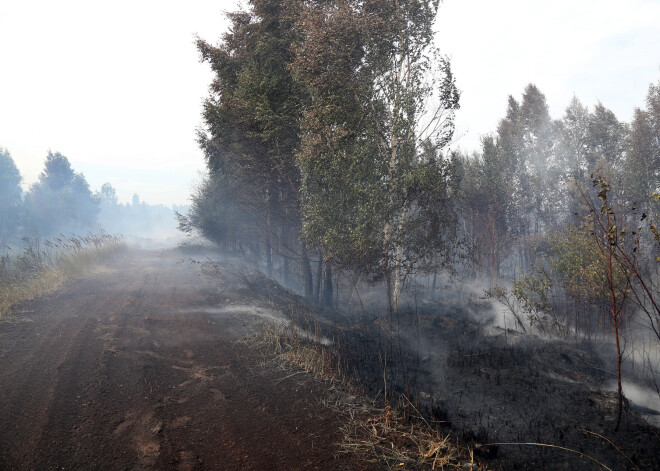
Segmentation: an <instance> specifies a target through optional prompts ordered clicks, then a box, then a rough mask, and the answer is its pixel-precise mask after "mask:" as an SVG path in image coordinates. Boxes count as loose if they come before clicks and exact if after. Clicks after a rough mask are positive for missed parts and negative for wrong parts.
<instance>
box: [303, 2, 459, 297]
mask: <svg viewBox="0 0 660 471" xmlns="http://www.w3.org/2000/svg"><path fill="white" fill-rule="evenodd" d="M437 7H438V3H437V2H428V1H421V0H420V1H413V2H406V3H402V4H393V3H391V2H384V1H377V0H374V1H370V2H350V1H349V2H330V3H325V4H311V5H309V6H308V7H307V8H306V9H305V10H304V12H303V15H302V22H301V25H302V26H301V33H302V35H303V41H302V43H301V45H300V46H299V49H298V54H297V57H296V59H295V61H294V63H293V70H294V72H295V76H296V77H297V78H298V80H300V81H301V82H304V83H305V84H306V85H307V91H308V93H309V101H308V102H307V103H306V106H305V108H304V114H303V117H304V119H303V121H302V124H301V127H302V128H301V131H302V140H301V145H300V148H299V150H298V165H299V167H300V169H301V173H302V177H303V179H302V194H303V196H304V226H303V234H304V236H305V238H306V240H307V241H308V242H309V243H312V244H315V245H319V246H321V247H322V248H323V251H324V254H326V257H327V258H332V260H334V261H336V263H338V264H339V265H340V266H344V267H348V268H352V269H354V270H358V271H361V272H364V273H367V274H368V275H369V276H370V277H372V278H376V279H378V278H385V279H386V280H387V281H388V282H392V284H393V291H392V293H393V299H391V301H392V302H393V305H394V307H396V298H397V297H398V293H399V292H400V289H401V288H402V283H403V282H404V279H405V277H406V276H407V275H408V274H410V273H412V272H413V271H414V270H415V269H416V268H420V267H423V266H424V265H425V264H430V262H431V261H432V260H437V259H438V254H439V253H441V252H443V250H444V249H445V248H446V247H447V245H448V239H450V238H451V236H450V234H451V232H452V227H453V222H454V217H453V212H452V209H453V208H452V206H451V204H449V197H450V195H451V193H452V191H454V190H453V187H452V185H454V183H455V182H454V176H455V173H454V171H453V170H454V169H453V167H452V165H451V163H450V162H448V161H446V160H445V159H444V158H443V156H442V154H441V150H442V149H443V147H444V146H445V145H446V144H447V143H448V142H449V140H450V139H451V136H452V133H453V111H454V110H455V109H457V108H458V97H459V94H458V91H457V89H456V87H455V85H454V80H453V76H452V74H451V69H450V66H449V63H448V61H447V60H446V59H444V58H442V57H440V56H439V55H438V54H437V51H435V50H434V49H433V47H432V43H431V41H432V36H433V35H432V29H433V28H432V27H433V23H434V20H435V16H436V11H437ZM433 99H435V100H436V103H438V106H437V108H429V107H428V103H429V102H431V101H433ZM391 277H392V278H393V279H391Z"/></svg>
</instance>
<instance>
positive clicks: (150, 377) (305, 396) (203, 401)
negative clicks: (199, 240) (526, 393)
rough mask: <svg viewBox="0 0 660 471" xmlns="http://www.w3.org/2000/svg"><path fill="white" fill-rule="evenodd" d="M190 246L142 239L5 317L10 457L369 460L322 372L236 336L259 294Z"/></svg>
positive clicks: (3, 363) (285, 464)
mask: <svg viewBox="0 0 660 471" xmlns="http://www.w3.org/2000/svg"><path fill="white" fill-rule="evenodd" d="M179 258H181V256H180V255H176V254H172V253H168V252H162V253H155V252H130V253H129V255H128V256H127V258H126V259H125V260H123V261H122V262H121V263H117V265H116V266H113V267H111V268H110V269H109V270H108V271H105V272H103V273H100V274H97V275H95V276H94V277H92V278H88V279H83V280H77V281H74V282H71V283H69V284H68V285H67V286H66V287H64V288H62V289H60V290H58V291H57V292H55V293H53V294H51V295H48V296H44V297H42V298H40V299H37V300H35V301H33V302H28V303H25V304H22V305H20V306H17V307H16V308H15V309H14V310H13V312H11V313H10V315H8V316H6V317H5V318H4V319H3V320H2V322H0V469H2V470H14V469H16V470H23V469H31V470H51V469H52V470H54V469H58V470H70V469H85V470H93V469H97V470H120V469H121V470H133V469H135V470H137V469H140V470H149V469H179V470H202V469H213V470H220V469H221V470H265V469H268V470H303V469H305V470H315V469H318V470H328V469H332V470H342V469H346V470H348V469H351V470H360V469H367V468H366V465H364V464H362V463H359V462H357V461H354V460H353V458H351V457H350V456H347V455H338V456H335V454H336V452H337V449H338V447H337V443H338V442H339V441H340V438H341V437H340V436H339V433H338V420H339V419H340V417H338V416H337V414H336V413H334V412H332V411H330V410H329V409H327V408H323V407H321V406H320V405H319V402H318V401H319V398H321V397H323V396H324V394H326V392H324V390H323V388H322V387H321V386H320V385H319V384H317V383H315V382H313V381H311V380H310V379H309V378H305V377H304V376H303V375H294V376H289V374H288V372H286V371H281V370H277V369H276V368H272V367H270V368H269V367H266V365H265V362H264V358H263V356H262V355H261V354H260V353H259V352H257V351H255V350H254V349H250V348H248V347H246V346H244V345H242V344H240V343H236V342H235V340H236V339H237V338H238V337H239V336H241V335H244V334H245V333H248V332H250V331H251V329H253V328H254V325H255V317H253V316H249V315H246V314H240V312H239V311H235V312H234V311H232V310H231V306H232V305H234V304H237V303H238V304H245V303H246V299H245V295H240V294H237V292H236V291H234V290H232V288H231V287H230V285H229V283H227V284H225V285H223V280H222V279H217V278H216V279H215V280H211V279H209V278H207V277H200V276H199V269H198V267H197V266H195V265H191V264H180V263H177V260H178V259H179ZM225 281H226V280H225ZM218 288H220V289H218ZM247 301H249V299H248V300H247ZM209 306H214V307H215V308H217V307H222V306H224V307H228V308H227V309H225V310H223V311H220V312H222V315H218V314H211V313H209V311H208V307H209Z"/></svg>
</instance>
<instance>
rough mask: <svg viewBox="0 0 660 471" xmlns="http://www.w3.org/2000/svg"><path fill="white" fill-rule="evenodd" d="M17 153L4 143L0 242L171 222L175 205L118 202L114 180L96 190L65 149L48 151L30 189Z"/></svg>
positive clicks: (136, 229) (147, 229) (147, 228)
mask: <svg viewBox="0 0 660 471" xmlns="http://www.w3.org/2000/svg"><path fill="white" fill-rule="evenodd" d="M21 181H22V177H21V175H20V172H19V171H18V168H17V167H16V164H15V163H14V160H13V159H12V157H11V154H10V153H9V151H8V150H7V149H4V148H1V147H0V201H1V202H2V204H0V246H2V245H15V244H19V245H20V241H21V239H22V238H26V237H27V238H34V237H40V238H49V237H52V236H56V235H58V234H61V233H64V234H72V233H77V234H81V233H85V232H89V231H97V230H99V229H103V230H105V231H109V232H112V233H124V234H145V233H153V231H154V228H155V227H163V228H168V229H169V228H171V227H172V225H173V224H174V216H173V211H172V209H170V208H167V207H165V206H162V205H157V206H153V205H148V204H146V203H143V202H142V203H141V202H140V199H139V197H138V196H137V195H134V196H133V202H132V204H125V205H123V204H121V203H119V202H118V199H117V194H116V191H115V189H114V187H113V186H112V185H111V184H110V183H105V184H103V186H102V187H101V189H100V190H99V191H97V192H94V193H93V192H92V191H91V189H90V187H89V184H88V183H87V180H86V179H85V176H84V175H83V174H82V173H76V172H75V171H74V170H73V168H72V167H71V163H70V162H69V160H68V159H67V158H66V157H65V156H64V155H62V154H60V153H59V152H55V153H53V152H50V151H49V152H48V155H47V156H46V160H45V162H44V169H43V171H42V172H41V173H40V174H39V178H38V180H37V181H36V182H35V183H34V184H32V185H31V186H30V188H29V189H28V190H27V191H23V189H22V187H21Z"/></svg>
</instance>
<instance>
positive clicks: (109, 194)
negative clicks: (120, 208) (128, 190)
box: [94, 182, 118, 207]
mask: <svg viewBox="0 0 660 471" xmlns="http://www.w3.org/2000/svg"><path fill="white" fill-rule="evenodd" d="M94 197H95V198H96V200H97V201H98V202H99V203H100V205H101V206H105V207H113V206H117V202H118V199H117V190H115V187H114V186H112V185H111V184H110V182H106V183H104V184H103V185H101V190H100V191H98V192H96V193H95V194H94Z"/></svg>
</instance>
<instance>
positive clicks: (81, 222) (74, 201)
mask: <svg viewBox="0 0 660 471" xmlns="http://www.w3.org/2000/svg"><path fill="white" fill-rule="evenodd" d="M98 212H99V207H98V201H97V200H96V199H95V198H94V196H93V195H92V192H91V191H90V189H89V184H88V183H87V180H85V177H84V175H83V174H82V173H75V172H74V171H73V169H72V168H71V164H70V163H69V159H67V158H66V157H65V156H64V155H62V154H60V153H59V152H56V153H52V152H50V151H49V152H48V155H47V157H46V161H45V164H44V170H43V172H41V174H40V175H39V180H38V181H37V182H36V183H35V184H33V185H32V187H31V188H30V191H29V192H28V194H27V195H26V199H25V229H26V234H28V235H37V234H38V235H40V236H51V235H54V234H57V233H59V232H78V231H86V230H90V229H92V228H94V226H95V225H96V218H97V215H98Z"/></svg>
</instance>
